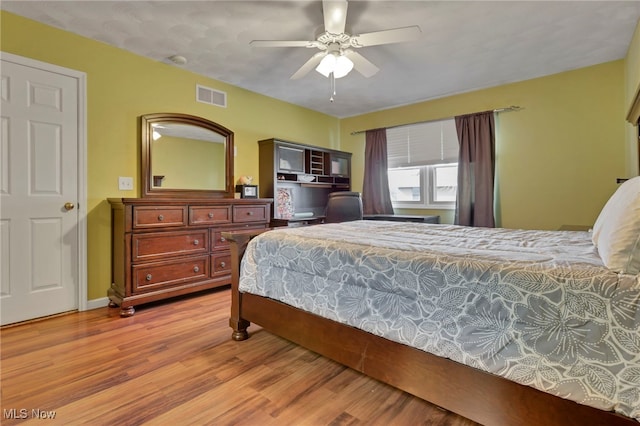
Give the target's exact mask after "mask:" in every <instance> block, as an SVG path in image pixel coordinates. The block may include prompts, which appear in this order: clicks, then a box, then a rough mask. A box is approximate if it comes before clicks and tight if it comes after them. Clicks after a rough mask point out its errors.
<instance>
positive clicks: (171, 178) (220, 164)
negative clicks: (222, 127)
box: [151, 123, 226, 190]
mask: <svg viewBox="0 0 640 426" xmlns="http://www.w3.org/2000/svg"><path fill="white" fill-rule="evenodd" d="M152 128H153V131H152V140H153V142H152V145H153V146H152V150H153V156H152V160H153V161H152V164H151V175H152V177H153V179H152V182H151V184H152V187H153V188H170V189H183V188H188V189H201V190H224V189H225V186H226V182H225V142H226V137H224V136H223V135H221V134H218V133H216V132H213V131H211V130H209V129H204V128H202V127H196V126H192V125H190V124H182V123H154V124H152Z"/></svg>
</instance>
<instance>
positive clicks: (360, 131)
mask: <svg viewBox="0 0 640 426" xmlns="http://www.w3.org/2000/svg"><path fill="white" fill-rule="evenodd" d="M521 109H524V108H522V107H520V106H517V105H511V106H508V107H504V108H496V109H494V110H493V112H511V111H520V110H521ZM461 115H465V114H461ZM452 118H455V117H444V118H436V119H433V120H425V121H416V122H414V123H406V124H398V125H396V126H389V127H385V129H395V128H396V127H403V126H411V125H412V124H424V123H433V122H435V121H442V120H450V119H452ZM368 130H371V129H368ZM365 132H366V130H358V131H357V132H351V135H358V134H360V133H365Z"/></svg>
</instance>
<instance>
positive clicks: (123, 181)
mask: <svg viewBox="0 0 640 426" xmlns="http://www.w3.org/2000/svg"><path fill="white" fill-rule="evenodd" d="M118 189H119V190H121V191H132V190H133V178H132V177H123V176H120V177H119V178H118Z"/></svg>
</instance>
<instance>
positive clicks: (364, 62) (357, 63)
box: [344, 50, 380, 78]
mask: <svg viewBox="0 0 640 426" xmlns="http://www.w3.org/2000/svg"><path fill="white" fill-rule="evenodd" d="M344 55H345V56H346V57H347V58H349V59H351V62H353V68H355V70H356V71H358V72H359V73H360V74H362V75H363V76H365V77H367V78H369V77H371V76H373V75H374V74H375V73H377V72H378V71H380V68H378V67H376V66H375V65H373V64H372V63H371V62H370V61H369V60H368V59H367V58H365V57H364V56H362V55H361V54H359V53H358V52H354V51H353V50H346V51H345V52H344Z"/></svg>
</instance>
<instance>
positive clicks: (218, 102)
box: [196, 84, 227, 108]
mask: <svg viewBox="0 0 640 426" xmlns="http://www.w3.org/2000/svg"><path fill="white" fill-rule="evenodd" d="M196 100H197V101H198V102H202V103H205V104H209V105H215V106H219V107H223V108H226V107H227V94H226V93H225V92H221V91H219V90H215V89H212V88H210V87H205V86H200V85H199V84H196Z"/></svg>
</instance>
